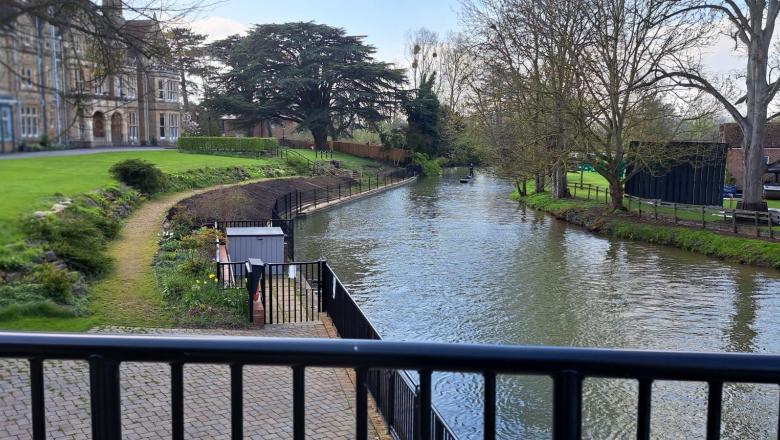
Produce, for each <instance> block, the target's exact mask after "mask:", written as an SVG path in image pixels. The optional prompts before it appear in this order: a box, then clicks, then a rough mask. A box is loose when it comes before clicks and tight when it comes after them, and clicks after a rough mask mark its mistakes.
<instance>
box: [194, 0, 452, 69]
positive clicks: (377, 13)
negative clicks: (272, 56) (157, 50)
mask: <svg viewBox="0 0 780 440" xmlns="http://www.w3.org/2000/svg"><path fill="white" fill-rule="evenodd" d="M458 8H459V3H458V1H457V0H449V1H448V0H273V1H269V0H225V1H223V2H220V3H218V4H216V5H215V6H213V7H210V8H208V9H206V10H204V11H200V12H199V13H198V16H197V17H195V20H194V21H193V23H192V28H193V30H194V31H196V32H198V33H202V34H207V35H209V36H210V37H212V39H220V38H224V37H227V36H229V35H233V34H235V33H240V32H242V31H245V30H246V29H248V28H249V27H250V26H251V25H253V24H263V23H284V22H289V21H315V22H317V23H322V24H327V25H330V26H337V27H342V28H344V29H346V30H347V33H348V34H351V35H365V36H366V40H365V41H366V42H368V43H369V44H371V45H372V46H374V47H376V49H377V55H376V56H377V58H378V59H380V60H383V61H388V62H398V63H401V62H403V61H404V41H405V40H406V34H407V32H409V31H410V30H413V29H418V28H420V27H426V28H428V29H430V30H432V31H435V32H438V33H439V34H440V35H441V36H444V35H446V33H447V32H448V31H452V30H455V29H457V27H458V13H457V10H458Z"/></svg>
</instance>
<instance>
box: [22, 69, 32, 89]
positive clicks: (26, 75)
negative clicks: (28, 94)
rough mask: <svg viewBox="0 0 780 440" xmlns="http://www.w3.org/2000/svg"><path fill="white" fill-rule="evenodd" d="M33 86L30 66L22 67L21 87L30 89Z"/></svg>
mask: <svg viewBox="0 0 780 440" xmlns="http://www.w3.org/2000/svg"><path fill="white" fill-rule="evenodd" d="M32 87H33V70H32V67H22V88H24V89H31V88H32Z"/></svg>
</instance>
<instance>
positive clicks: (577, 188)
mask: <svg viewBox="0 0 780 440" xmlns="http://www.w3.org/2000/svg"><path fill="white" fill-rule="evenodd" d="M569 193H570V194H571V195H572V196H573V197H575V198H581V199H585V200H591V201H595V202H599V203H604V204H605V205H606V204H609V201H610V200H612V196H610V194H609V191H608V190H607V188H603V187H600V186H597V185H591V184H584V185H580V184H579V183H570V184H569ZM720 201H721V203H722V202H723V199H722V198H721V200H720ZM736 204H737V203H736V200H733V201H732V202H731V207H723V206H719V205H714V206H704V205H689V204H684V203H676V202H664V201H662V200H658V199H643V198H639V197H634V196H631V195H628V194H624V195H623V207H624V208H626V210H627V211H628V213H629V214H631V215H634V216H636V217H638V218H640V219H644V220H652V221H656V222H666V223H670V224H675V225H681V226H689V227H694V228H700V229H707V230H711V231H718V232H728V233H732V234H738V235H743V236H746V237H755V238H764V239H770V240H774V239H775V238H776V235H777V233H776V229H777V226H778V224H780V222H778V221H777V218H776V217H775V216H777V213H773V212H772V211H747V210H743V209H736Z"/></svg>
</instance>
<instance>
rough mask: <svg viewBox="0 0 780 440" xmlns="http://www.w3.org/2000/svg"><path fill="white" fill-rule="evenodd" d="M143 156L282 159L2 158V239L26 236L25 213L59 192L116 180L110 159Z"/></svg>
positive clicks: (203, 162) (174, 164)
mask: <svg viewBox="0 0 780 440" xmlns="http://www.w3.org/2000/svg"><path fill="white" fill-rule="evenodd" d="M136 158H137V159H144V160H147V161H149V162H152V163H154V164H155V165H157V166H158V167H159V168H160V169H161V170H163V171H165V172H180V171H186V170H189V169H194V168H204V167H226V166H232V165H262V164H265V163H272V162H273V161H277V159H248V158H237V157H225V156H211V155H204V154H183V153H179V152H177V151H173V150H171V151H126V152H125V151H123V152H110V153H98V154H86V155H81V156H60V157H40V158H28V159H12V160H3V161H0V176H3V197H2V198H0V244H3V243H8V242H11V241H14V240H17V239H19V238H21V236H20V232H19V229H18V228H17V226H18V222H19V219H20V216H21V215H22V214H26V213H31V212H33V211H36V210H42V209H48V208H49V207H50V206H51V202H52V197H53V196H54V195H55V194H62V195H64V196H72V195H76V194H80V193H85V192H88V191H91V190H93V189H97V188H100V187H103V186H105V185H106V184H108V183H110V182H112V181H114V179H113V178H112V177H111V175H110V174H109V172H108V169H109V168H110V167H111V165H113V164H115V163H116V162H120V161H123V160H125V159H136Z"/></svg>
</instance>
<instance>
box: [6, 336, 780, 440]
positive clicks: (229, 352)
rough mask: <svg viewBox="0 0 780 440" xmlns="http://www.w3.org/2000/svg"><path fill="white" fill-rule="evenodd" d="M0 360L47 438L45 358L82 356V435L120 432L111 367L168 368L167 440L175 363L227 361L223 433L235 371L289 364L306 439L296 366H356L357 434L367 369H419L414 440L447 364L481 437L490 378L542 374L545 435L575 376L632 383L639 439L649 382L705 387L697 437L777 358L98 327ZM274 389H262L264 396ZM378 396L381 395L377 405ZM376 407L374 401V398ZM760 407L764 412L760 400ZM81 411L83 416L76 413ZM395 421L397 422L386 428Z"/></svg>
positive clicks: (492, 418)
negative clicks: (471, 386)
mask: <svg viewBox="0 0 780 440" xmlns="http://www.w3.org/2000/svg"><path fill="white" fill-rule="evenodd" d="M0 357H1V358H21V359H28V360H29V363H30V370H29V371H30V402H31V405H30V408H31V413H30V420H31V421H32V438H33V439H34V440H42V439H44V438H45V437H46V418H47V414H46V407H45V401H46V399H45V390H46V388H47V384H46V381H45V369H46V366H45V365H44V361H45V360H53V359H57V360H63V359H67V360H84V361H87V362H88V363H89V376H90V399H91V404H92V405H91V408H92V410H91V414H90V416H91V421H92V437H93V438H95V439H120V438H121V435H122V433H121V427H122V413H121V397H120V389H121V386H120V385H121V384H120V374H119V368H120V365H121V364H122V363H124V362H158V363H168V364H169V365H170V378H171V383H170V390H171V406H170V414H171V424H172V438H173V439H175V440H181V439H183V438H184V426H185V425H184V419H185V406H184V375H183V367H184V365H185V364H199V363H200V364H204V363H208V364H224V365H230V384H231V386H230V392H231V399H230V405H231V412H230V414H231V431H232V436H231V438H233V439H242V438H243V437H244V431H243V427H244V420H243V417H244V411H243V402H244V399H243V392H244V390H243V368H244V367H245V366H248V365H272V366H288V367H291V369H292V381H293V384H292V390H291V391H292V394H293V404H292V408H290V410H291V412H292V414H293V438H294V439H296V440H299V439H304V438H305V435H306V434H305V423H306V422H305V420H306V402H305V397H304V396H305V382H304V377H305V375H304V374H305V370H306V368H312V367H326V368H352V369H354V370H355V377H356V386H355V398H356V406H355V413H356V418H355V433H356V438H358V439H366V438H368V423H367V417H368V405H367V391H371V392H372V393H373V392H374V391H373V390H371V389H370V387H371V383H372V382H371V380H370V379H369V377H370V373H371V372H372V371H375V370H380V371H381V370H384V371H387V370H397V371H407V370H409V371H417V372H418V374H419V376H420V385H419V392H418V402H419V403H418V404H417V406H416V408H417V411H416V416H417V417H418V419H417V422H416V424H415V426H417V427H418V428H417V434H416V435H415V436H414V437H413V438H414V439H416V440H429V439H434V438H446V437H441V436H440V434H436V435H437V436H438V437H434V429H433V426H434V424H435V422H434V420H433V417H434V414H435V413H434V412H433V410H432V405H431V374H432V373H433V372H435V371H457V372H468V373H477V374H481V375H482V376H483V378H484V382H483V383H484V391H483V395H484V402H485V405H484V416H483V430H484V438H485V439H494V438H495V436H496V399H495V397H496V376H497V375H503V374H507V375H543V376H548V377H551V378H552V380H553V390H552V398H553V409H552V412H553V414H552V421H553V423H552V437H553V439H556V440H558V439H567V440H568V439H579V438H580V437H581V427H582V383H583V380H584V379H586V378H619V379H634V380H636V381H637V394H638V400H637V410H636V419H637V428H636V430H637V438H638V439H641V440H644V439H649V438H650V435H651V430H650V426H651V419H652V406H651V402H652V388H653V387H652V385H653V383H654V382H655V381H696V382H705V383H707V384H708V389H709V391H708V402H707V411H706V414H704V415H703V416H704V417H705V418H706V437H707V439H718V438H720V435H721V414H722V403H723V384H724V383H726V382H729V383H762V384H777V383H778V382H780V356H775V355H761V354H741V353H683V352H653V351H632V350H608V349H588V348H569V347H541V346H507V345H503V346H502V345H468V344H463V345H462V344H441V343H417V342H388V341H372V340H354V339H353V340H343V339H342V340H340V339H288V338H284V339H277V338H253V337H208V338H205V337H190V336H187V337H167V336H108V335H95V334H78V335H76V334H68V335H65V334H41V333H35V334H32V333H0ZM269 398H273V396H269ZM380 403H381V402H380ZM380 407H382V405H381V404H380ZM767 411H768V412H769V409H767ZM85 416H87V415H86V414H85ZM394 426H396V425H394Z"/></svg>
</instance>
